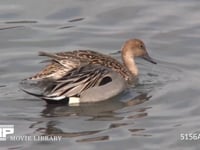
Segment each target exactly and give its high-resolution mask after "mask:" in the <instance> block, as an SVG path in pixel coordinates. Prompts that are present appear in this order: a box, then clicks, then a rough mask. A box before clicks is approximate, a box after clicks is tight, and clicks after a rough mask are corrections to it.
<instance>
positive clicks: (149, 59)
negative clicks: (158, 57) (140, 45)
mask: <svg viewBox="0 0 200 150" xmlns="http://www.w3.org/2000/svg"><path fill="white" fill-rule="evenodd" d="M142 58H143V59H145V60H146V61H148V62H151V63H152V64H157V62H155V61H154V60H153V58H151V57H150V56H149V54H148V53H147V54H146V55H144V56H142Z"/></svg>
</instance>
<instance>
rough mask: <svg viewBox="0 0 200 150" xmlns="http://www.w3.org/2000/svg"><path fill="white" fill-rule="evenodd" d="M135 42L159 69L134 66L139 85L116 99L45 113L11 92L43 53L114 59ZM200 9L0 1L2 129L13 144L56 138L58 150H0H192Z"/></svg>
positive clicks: (32, 145)
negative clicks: (10, 131)
mask: <svg viewBox="0 0 200 150" xmlns="http://www.w3.org/2000/svg"><path fill="white" fill-rule="evenodd" d="M129 38H140V39H142V40H143V41H144V42H145V43H146V46H147V48H148V51H149V53H150V55H151V56H152V57H154V58H155V59H156V60H157V62H158V65H152V64H149V63H148V62H145V61H144V60H140V59H138V60H137V63H138V65H139V69H140V76H139V78H140V81H139V84H138V85H137V86H136V88H132V89H130V90H128V91H126V92H125V93H123V95H121V96H119V97H118V98H114V99H112V100H110V101H107V102H103V103H99V104H93V105H82V106H79V107H67V106H62V107H49V106H46V104H45V103H44V102H43V101H41V100H39V99H36V98H34V97H31V96H29V95H26V94H25V93H23V92H22V91H20V90H19V88H18V83H19V81H20V80H21V79H23V78H25V77H28V76H30V75H32V74H34V73H35V72H37V71H38V70H40V69H41V66H42V65H43V64H40V62H41V61H42V60H43V58H41V57H38V56H37V52H38V51H41V50H45V51H49V52H58V51H69V50H73V49H93V50H96V51H99V52H104V53H114V54H112V55H113V56H114V57H119V58H120V55H119V54H115V52H116V51H118V50H119V49H120V48H121V45H122V44H123V42H124V41H125V40H127V39H129ZM199 49H200V1H198V0H182V1H180V0H173V1H172V0H171V1H170V0H168V1H162V0H140V1H138V0H124V1H122V0H110V1H108V0H101V1H97V0H85V1H82V0H76V1H74V0H43V1H39V0H1V1H0V52H1V53H0V92H1V94H0V124H14V125H15V135H62V136H63V138H62V141H61V142H0V146H1V148H0V149H30V150H31V149H32V150H35V149H44V150H45V149H46V150H49V149H68V150H75V149H82V150H84V149H85V150H90V149H91V150H93V149H99V150H102V149H105V150H108V149H109V150H116V149H117V150H122V149H126V150H128V149H130V150H132V149H140V150H143V149H151V150H155V149H166V150H168V149H177V150H179V149H182V150H184V149H199V147H200V141H199V140H196V141H194V140H193V141H181V139H180V134H181V133H199V132H200V102H199V101H200V94H199V93H200V92H199V91H200V65H199V62H200V61H199V60H200V52H199V51H200V50H199Z"/></svg>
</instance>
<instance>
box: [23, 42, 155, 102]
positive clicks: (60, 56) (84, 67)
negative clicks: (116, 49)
mask: <svg viewBox="0 0 200 150" xmlns="http://www.w3.org/2000/svg"><path fill="white" fill-rule="evenodd" d="M39 56H45V57H47V58H48V60H45V62H50V63H49V64H47V66H45V67H44V68H43V69H42V70H41V71H39V72H38V73H36V74H35V75H33V76H31V77H28V78H26V79H24V80H22V82H21V85H22V88H21V89H22V90H23V91H24V92H26V93H28V94H30V95H33V96H36V97H39V98H41V99H43V100H45V101H46V102H47V103H48V104H55V103H68V104H72V105H73V104H80V103H93V102H100V101H105V100H108V99H110V98H112V97H114V96H117V95H118V94H120V93H122V92H123V91H124V90H125V89H126V88H127V87H128V86H129V85H131V84H134V82H135V81H136V80H137V78H138V74H139V70H138V67H137V65H136V62H135V58H136V57H141V58H143V59H145V60H147V61H149V62H151V63H153V64H157V63H156V61H155V60H154V59H152V58H151V57H150V56H149V54H148V52H147V49H146V46H145V44H144V42H143V41H142V40H140V39H129V40H127V41H125V43H124V44H123V46H122V48H121V59H122V62H121V61H118V60H117V59H116V58H114V57H111V56H110V55H106V54H103V53H100V52H96V51H92V50H74V51H67V52H57V53H49V52H43V51H42V52H39ZM30 81H31V82H33V81H34V82H35V83H37V84H34V86H38V87H39V91H40V93H34V92H32V91H30V90H29V89H26V86H23V85H25V84H30V83H31V82H30ZM29 82H30V83H29ZM31 85H33V84H31Z"/></svg>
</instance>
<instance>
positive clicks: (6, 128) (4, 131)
mask: <svg viewBox="0 0 200 150" xmlns="http://www.w3.org/2000/svg"><path fill="white" fill-rule="evenodd" d="M9 134H14V125H0V141H6V137H7V135H9Z"/></svg>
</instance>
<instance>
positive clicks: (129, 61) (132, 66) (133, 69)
mask: <svg viewBox="0 0 200 150" xmlns="http://www.w3.org/2000/svg"><path fill="white" fill-rule="evenodd" d="M122 59H123V62H124V65H125V66H126V67H127V69H128V70H129V71H130V73H131V74H132V75H133V76H137V75H138V68H137V65H136V63H135V60H134V58H133V57H130V55H129V56H126V55H125V56H123V57H122Z"/></svg>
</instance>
